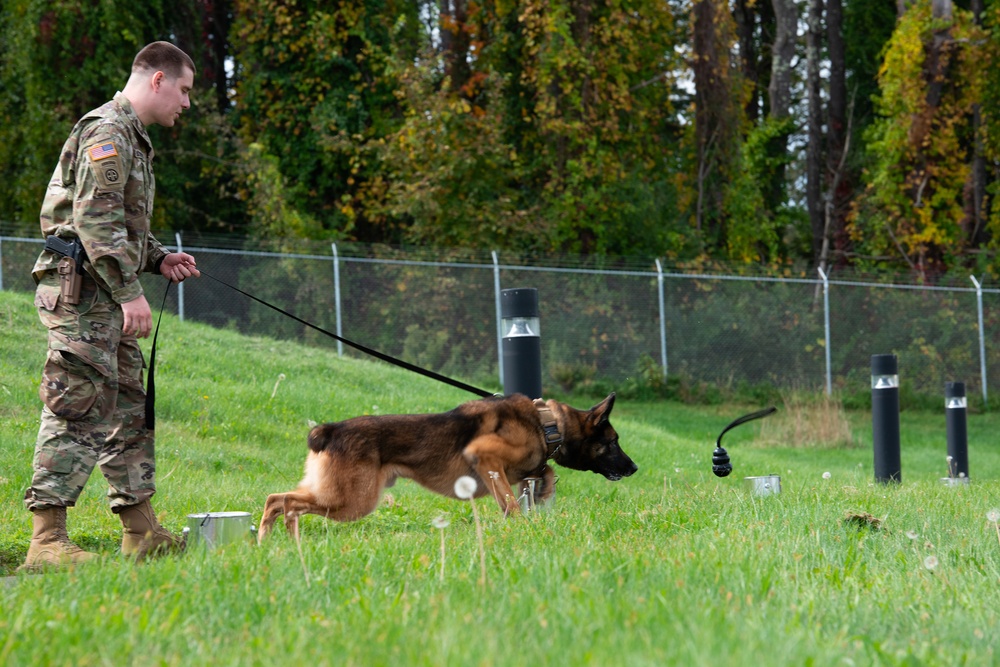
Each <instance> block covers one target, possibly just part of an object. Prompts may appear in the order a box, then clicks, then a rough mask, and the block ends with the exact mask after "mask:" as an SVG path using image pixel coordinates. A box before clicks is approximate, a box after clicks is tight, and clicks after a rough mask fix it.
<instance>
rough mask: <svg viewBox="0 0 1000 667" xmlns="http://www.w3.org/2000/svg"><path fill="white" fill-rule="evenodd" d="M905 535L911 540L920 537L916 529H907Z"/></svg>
mask: <svg viewBox="0 0 1000 667" xmlns="http://www.w3.org/2000/svg"><path fill="white" fill-rule="evenodd" d="M906 536H907V537H908V538H910V539H911V540H915V539H917V538H918V537H920V534H919V533H917V531H915V530H908V531H906Z"/></svg>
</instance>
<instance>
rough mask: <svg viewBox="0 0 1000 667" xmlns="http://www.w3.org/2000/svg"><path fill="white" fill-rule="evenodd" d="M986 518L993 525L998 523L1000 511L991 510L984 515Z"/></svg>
mask: <svg viewBox="0 0 1000 667" xmlns="http://www.w3.org/2000/svg"><path fill="white" fill-rule="evenodd" d="M986 518H987V519H989V520H990V521H992V522H993V523H998V522H1000V510H998V509H991V510H990V511H989V512H987V513H986Z"/></svg>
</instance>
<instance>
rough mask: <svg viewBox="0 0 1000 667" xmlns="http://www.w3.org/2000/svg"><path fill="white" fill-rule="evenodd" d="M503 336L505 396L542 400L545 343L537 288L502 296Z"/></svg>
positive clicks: (511, 290)
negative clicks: (518, 395) (514, 395)
mask: <svg viewBox="0 0 1000 667" xmlns="http://www.w3.org/2000/svg"><path fill="white" fill-rule="evenodd" d="M500 324H501V330H502V331H503V336H502V338H501V348H502V350H503V360H502V363H503V393H504V394H506V395H507V396H510V395H511V394H524V395H525V396H527V397H528V398H541V397H542V339H541V330H540V326H539V319H538V290H537V289H535V288H534V287H521V288H516V289H505V290H502V291H501V292H500Z"/></svg>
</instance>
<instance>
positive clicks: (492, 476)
mask: <svg viewBox="0 0 1000 667" xmlns="http://www.w3.org/2000/svg"><path fill="white" fill-rule="evenodd" d="M489 476H490V479H494V480H495V479H500V473H498V472H497V471H496V470H490V472H489Z"/></svg>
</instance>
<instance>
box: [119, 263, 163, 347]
mask: <svg viewBox="0 0 1000 667" xmlns="http://www.w3.org/2000/svg"><path fill="white" fill-rule="evenodd" d="M164 261H166V260H164ZM122 313H123V314H124V315H125V321H124V322H123V323H122V331H123V332H124V333H126V334H132V335H134V336H135V337H136V338H146V337H147V336H149V332H150V331H151V330H152V329H153V313H152V311H151V310H150V309H149V302H148V301H146V297H145V296H138V297H136V298H135V299H132V300H131V301H126V302H125V303H123V304H122Z"/></svg>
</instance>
